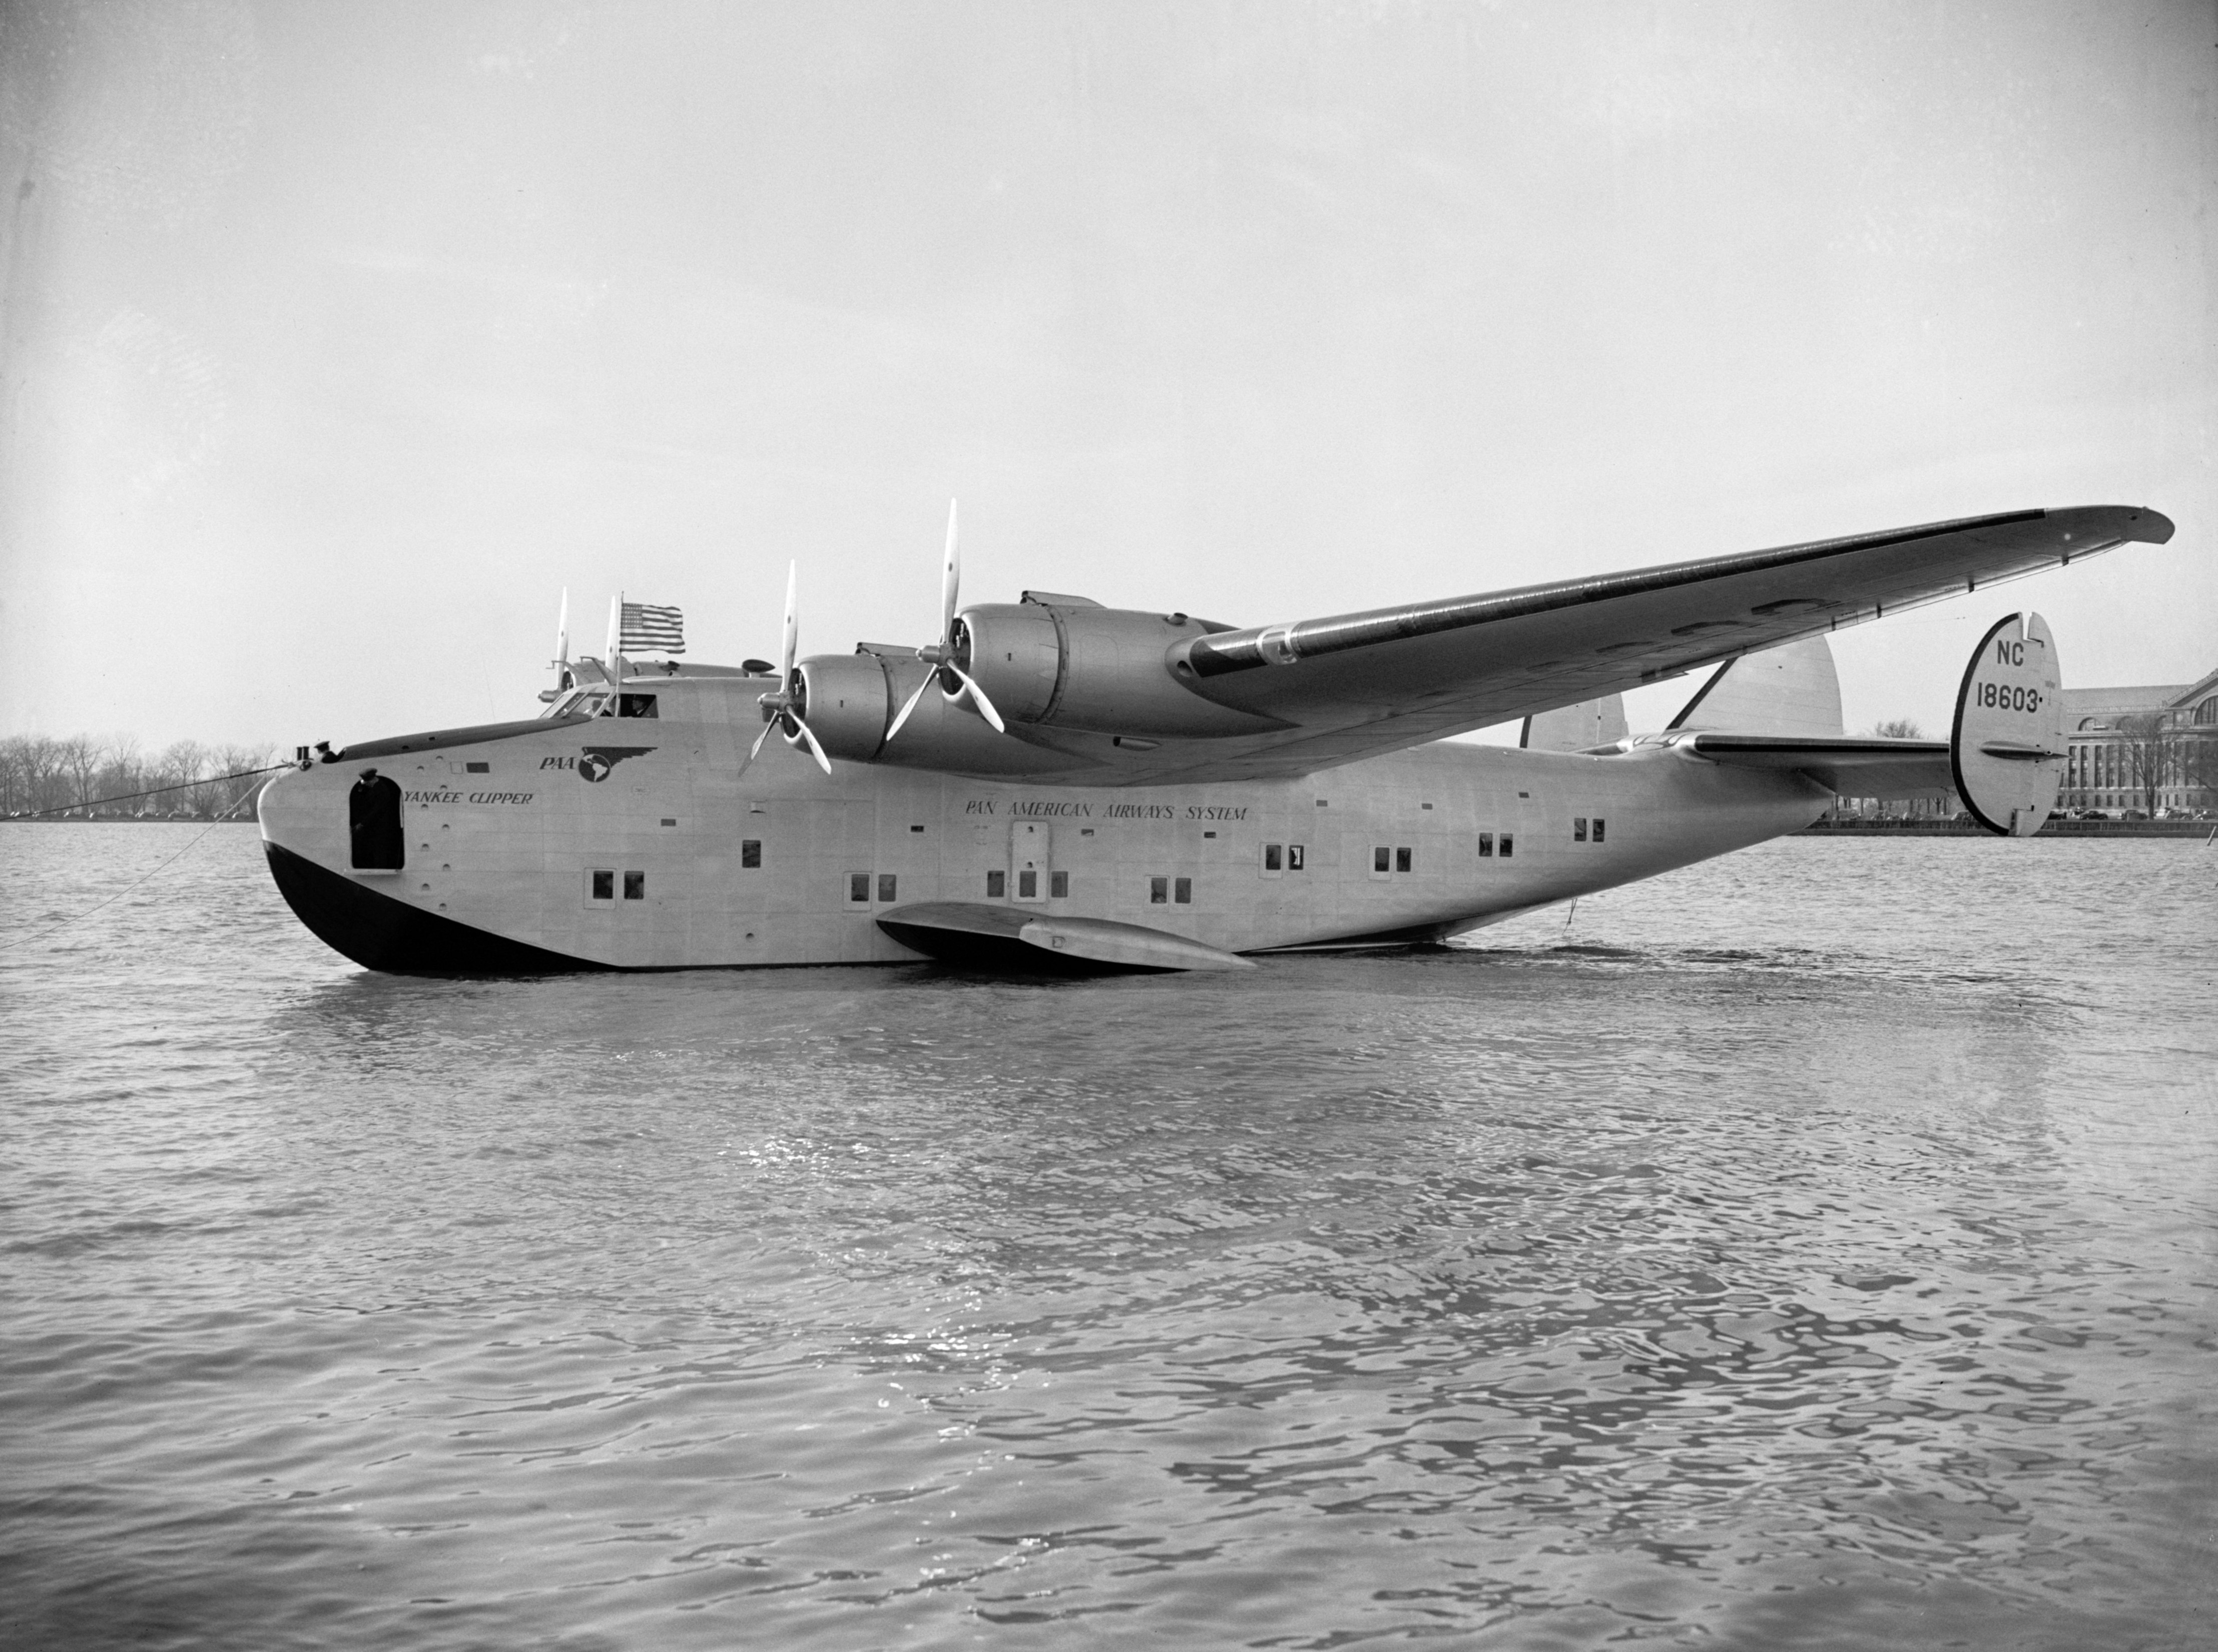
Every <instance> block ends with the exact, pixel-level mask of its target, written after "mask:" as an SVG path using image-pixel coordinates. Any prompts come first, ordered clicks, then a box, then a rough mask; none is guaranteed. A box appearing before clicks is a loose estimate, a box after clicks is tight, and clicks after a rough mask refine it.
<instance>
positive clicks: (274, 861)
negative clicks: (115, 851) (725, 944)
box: [262, 842, 602, 975]
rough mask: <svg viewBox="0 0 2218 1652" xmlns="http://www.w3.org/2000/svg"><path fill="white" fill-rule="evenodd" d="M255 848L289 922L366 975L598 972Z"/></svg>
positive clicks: (281, 852) (287, 854) (272, 847)
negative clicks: (266, 859)
mask: <svg viewBox="0 0 2218 1652" xmlns="http://www.w3.org/2000/svg"><path fill="white" fill-rule="evenodd" d="M262 847H263V849H264V850H265V851H267V852H268V853H269V856H270V876H271V877H273V878H275V879H276V881H277V893H278V894H282V895H283V896H284V897H285V904H286V905H287V906H290V907H291V908H292V909H293V915H294V917H296V918H298V919H300V921H301V922H302V923H303V924H306V925H307V926H308V928H309V929H310V930H311V931H313V933H314V935H315V937H316V938H317V939H318V940H319V941H321V942H322V943H323V944H325V946H328V947H330V948H331V950H333V951H334V952H338V953H341V954H343V955H344V956H347V957H350V958H351V959H353V960H354V961H355V962H356V963H358V964H360V965H362V968H365V969H376V970H381V971H383V972H384V973H385V974H393V975H548V974H567V973H569V972H571V971H573V970H579V969H598V968H601V967H602V966H601V965H599V964H593V963H586V962H583V961H582V960H580V959H577V958H566V957H564V956H562V955H561V953H559V952H549V951H548V950H546V949H545V948H543V947H536V946H526V945H525V944H524V943H523V942H521V941H510V940H505V939H503V938H502V937H500V936H498V935H488V934H486V932H485V931H483V930H481V929H472V928H471V927H470V926H469V925H468V924H457V923H455V921H454V920H453V919H448V918H441V917H439V916H437V914H436V913H427V912H418V911H417V910H416V908H415V907H413V906H409V905H408V904H407V903H406V902H405V901H400V900H394V899H393V897H392V896H391V895H388V894H380V893H379V892H378V891H377V890H375V889H372V888H365V887H364V886H363V885H362V884H360V883H357V882H354V881H353V880H352V879H350V878H344V877H341V876H339V875H338V874H337V873H335V872H327V871H325V869H323V868H322V867H320V866H319V865H317V864H316V863H314V862H313V861H311V860H307V859H304V858H303V857H300V856H299V855H296V854H294V852H293V851H291V850H289V849H281V848H279V847H278V846H277V845H276V844H274V843H267V842H265V843H264V844H263V845H262Z"/></svg>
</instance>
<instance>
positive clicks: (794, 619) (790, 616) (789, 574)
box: [778, 562, 801, 689]
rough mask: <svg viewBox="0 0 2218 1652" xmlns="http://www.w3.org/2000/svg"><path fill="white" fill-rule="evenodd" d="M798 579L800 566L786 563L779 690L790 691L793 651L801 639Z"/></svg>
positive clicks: (795, 563) (796, 563) (794, 563)
mask: <svg viewBox="0 0 2218 1652" xmlns="http://www.w3.org/2000/svg"><path fill="white" fill-rule="evenodd" d="M800 578H801V564H800V563H798V562H789V563H787V564H786V565H785V644H784V647H785V653H784V657H783V658H781V659H779V661H778V679H779V680H778V687H779V688H781V689H790V688H791V687H792V686H793V651H794V646H795V645H796V643H797V642H798V641H799V640H800V639H801V615H800V611H799V609H798V608H797V606H796V589H797V582H798V581H799V579H800Z"/></svg>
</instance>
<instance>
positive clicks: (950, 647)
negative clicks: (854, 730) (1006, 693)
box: [886, 499, 1008, 741]
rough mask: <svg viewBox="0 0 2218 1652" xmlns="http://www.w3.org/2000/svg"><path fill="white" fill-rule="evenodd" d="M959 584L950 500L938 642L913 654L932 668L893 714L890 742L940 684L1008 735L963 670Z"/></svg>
mask: <svg viewBox="0 0 2218 1652" xmlns="http://www.w3.org/2000/svg"><path fill="white" fill-rule="evenodd" d="M962 583H963V554H962V553H961V552H960V551H959V550H957V548H956V544H955V501H954V500H952V499H950V500H948V502H947V553H946V555H945V557H944V558H943V559H942V560H941V562H940V566H939V641H937V642H935V643H933V644H932V645H931V646H930V647H925V648H920V649H918V650H917V651H916V657H917V658H918V659H921V660H923V661H924V662H925V663H926V664H927V665H931V666H932V667H933V668H934V669H932V671H926V673H925V677H924V681H923V682H921V683H920V684H917V685H916V692H915V693H914V694H912V695H910V696H908V703H907V704H906V705H904V706H902V707H901V710H900V711H899V712H898V713H896V714H895V717H894V720H893V723H892V725H891V726H890V727H888V728H887V730H886V739H888V740H889V741H891V740H892V739H893V737H894V736H895V735H896V734H898V733H901V725H902V724H903V723H905V722H907V721H908V715H909V713H910V712H912V711H914V710H915V709H916V708H917V702H919V701H920V700H922V699H923V698H924V691H925V690H926V689H928V688H930V687H931V686H932V684H934V683H938V684H939V687H940V691H941V692H942V693H943V694H945V695H946V696H947V697H948V698H949V699H950V700H952V701H956V702H961V701H964V700H968V701H969V702H970V704H971V705H972V707H973V708H976V711H977V713H978V715H980V716H981V717H983V718H984V719H985V720H986V721H988V723H990V724H992V725H993V728H994V733H996V734H1006V733H1008V725H1007V724H1006V723H1004V722H1003V721H1001V713H1000V712H998V711H996V710H994V702H992V701H991V700H989V699H988V698H987V697H986V690H983V689H982V688H980V687H979V686H978V682H977V679H976V678H974V677H972V676H971V675H970V672H968V671H964V670H963V666H962V665H961V663H960V660H961V657H962V656H963V655H965V654H967V653H969V652H970V632H969V629H968V628H966V627H964V625H963V622H962V621H960V620H958V619H957V618H956V617H955V597H956V592H957V591H958V590H959V589H960V588H961V585H962ZM951 679H952V680H951Z"/></svg>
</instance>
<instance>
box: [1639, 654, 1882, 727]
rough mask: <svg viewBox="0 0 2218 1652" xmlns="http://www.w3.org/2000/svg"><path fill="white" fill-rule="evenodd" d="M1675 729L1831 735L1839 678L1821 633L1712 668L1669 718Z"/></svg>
mask: <svg viewBox="0 0 2218 1652" xmlns="http://www.w3.org/2000/svg"><path fill="white" fill-rule="evenodd" d="M1670 727H1672V728H1675V729H1680V728H1683V729H1690V730H1691V729H1706V730H1714V731H1715V732H1717V733H1731V734H1785V735H1792V736H1794V737H1796V738H1798V739H1838V738H1839V737H1840V735H1841V733H1842V729H1841V679H1840V678H1839V677H1838V676H1837V674H1836V673H1835V671H1834V670H1833V651H1832V649H1831V648H1830V647H1827V646H1826V642H1825V638H1823V637H1806V638H1804V639H1803V640H1801V641H1800V642H1790V643H1788V644H1787V646H1786V647H1783V648H1767V649H1765V650H1764V651H1763V653H1755V654H1743V655H1742V656H1741V657H1740V658H1739V659H1729V660H1727V661H1726V662H1725V664H1724V665H1720V666H1719V667H1718V669H1717V671H1715V672H1714V673H1713V675H1712V676H1711V678H1710V680H1709V681H1708V682H1707V683H1705V684H1702V686H1701V689H1700V690H1697V691H1696V692H1695V695H1694V698H1693V699H1691V700H1689V701H1688V702H1687V703H1686V706H1685V708H1683V709H1682V710H1681V712H1680V713H1679V715H1677V716H1676V717H1674V718H1673V719H1672V720H1671V723H1670Z"/></svg>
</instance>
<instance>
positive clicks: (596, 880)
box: [589, 872, 616, 900]
mask: <svg viewBox="0 0 2218 1652" xmlns="http://www.w3.org/2000/svg"><path fill="white" fill-rule="evenodd" d="M589 875H590V876H591V878H592V891H593V894H592V898H593V899H594V900H615V899H616V874H615V873H614V872H594V873H591V874H589Z"/></svg>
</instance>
